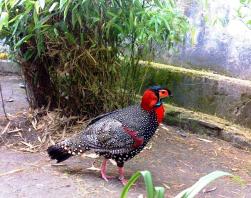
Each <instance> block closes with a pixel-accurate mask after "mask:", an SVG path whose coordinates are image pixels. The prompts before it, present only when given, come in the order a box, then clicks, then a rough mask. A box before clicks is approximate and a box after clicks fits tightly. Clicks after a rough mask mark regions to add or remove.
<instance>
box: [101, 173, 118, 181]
mask: <svg viewBox="0 0 251 198" xmlns="http://www.w3.org/2000/svg"><path fill="white" fill-rule="evenodd" d="M101 177H102V178H103V179H104V180H105V181H107V182H108V181H109V179H114V178H115V177H114V176H109V175H106V174H105V173H102V172H101Z"/></svg>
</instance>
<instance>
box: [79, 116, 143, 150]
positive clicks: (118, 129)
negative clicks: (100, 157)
mask: <svg viewBox="0 0 251 198" xmlns="http://www.w3.org/2000/svg"><path fill="white" fill-rule="evenodd" d="M82 141H83V142H84V144H85V145H87V146H88V147H90V148H91V149H93V150H95V151H99V152H109V153H112V154H116V153H126V152H128V151H130V150H132V149H134V148H135V147H138V146H140V145H141V144H142V143H143V138H142V137H137V132H135V131H133V130H131V129H129V128H127V127H125V126H123V124H122V123H121V122H119V121H118V120H116V119H113V118H107V119H103V120H100V121H98V122H95V124H92V125H90V126H89V127H87V129H86V130H85V132H84V133H83V136H82Z"/></svg>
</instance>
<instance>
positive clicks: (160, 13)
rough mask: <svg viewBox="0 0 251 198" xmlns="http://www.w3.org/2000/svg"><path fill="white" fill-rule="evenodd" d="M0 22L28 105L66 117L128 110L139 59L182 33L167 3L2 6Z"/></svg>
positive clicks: (83, 0) (26, 1) (183, 22)
mask: <svg viewBox="0 0 251 198" xmlns="http://www.w3.org/2000/svg"><path fill="white" fill-rule="evenodd" d="M0 14H1V18H0V38H4V39H5V41H6V44H8V45H9V46H10V48H11V50H12V51H13V52H14V53H15V59H16V60H17V61H18V62H20V63H21V65H22V67H23V71H24V75H25V79H26V81H27V83H28V88H29V89H30V91H29V93H30V99H31V100H32V101H33V103H34V104H33V105H34V106H42V105H51V106H53V105H54V107H60V108H63V109H65V110H66V112H68V113H69V114H86V113H87V114H88V113H89V112H91V113H92V115H94V114H97V113H100V112H103V111H108V110H111V109H114V108H116V107H118V106H123V105H127V104H128V103H129V102H130V101H131V100H132V99H133V97H134V95H135V92H134V89H133V87H134V82H133V79H135V78H137V74H138V72H139V70H140V67H139V64H138V61H139V59H151V58H152V55H153V48H152V45H153V44H158V43H166V44H167V45H168V46H169V47H172V46H173V45H174V44H175V43H177V42H181V41H182V40H183V38H184V35H185V33H186V32H187V30H188V22H187V19H186V18H185V17H184V16H182V15H181V14H180V13H179V12H178V11H177V9H176V6H175V3H174V1H173V0H166V1H159V0H150V1H149V0H133V1H131V0H126V1H121V0H99V1H97V0H74V1H72V0H60V1H54V0H35V1H30V0H5V1H0ZM121 57H123V58H121ZM38 87H39V90H38ZM46 90H50V91H46ZM118 92H119V93H120V94H118Z"/></svg>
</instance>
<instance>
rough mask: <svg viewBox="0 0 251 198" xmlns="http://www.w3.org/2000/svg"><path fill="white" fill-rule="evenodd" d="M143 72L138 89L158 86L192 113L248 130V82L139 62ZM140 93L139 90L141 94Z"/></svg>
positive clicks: (250, 90)
mask: <svg viewBox="0 0 251 198" xmlns="http://www.w3.org/2000/svg"><path fill="white" fill-rule="evenodd" d="M141 63H142V64H144V69H143V70H142V71H141V74H140V78H139V79H138V87H140V86H141V82H142V79H144V84H143V89H144V88H146V87H148V86H150V85H153V84H161V85H165V86H168V87H169V88H170V89H171V90H172V91H173V93H174V99H173V101H172V102H173V103H174V104H176V105H177V106H182V107H184V108H188V109H191V110H195V111H200V112H203V113H206V114H211V115H216V116H218V117H221V118H224V119H227V120H229V121H231V122H234V123H237V124H240V125H242V126H245V127H249V128H251V81H248V80H241V79H236V78H231V77H227V76H222V75H219V74H214V73H211V72H207V71H197V70H191V69H185V68H180V67H175V66H170V65H163V64H156V63H150V64H147V63H146V62H141ZM143 89H142V90H143Z"/></svg>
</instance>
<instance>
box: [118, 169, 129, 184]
mask: <svg viewBox="0 0 251 198" xmlns="http://www.w3.org/2000/svg"><path fill="white" fill-rule="evenodd" d="M119 180H120V181H121V183H122V184H123V185H126V184H127V180H126V179H125V169H124V167H119Z"/></svg>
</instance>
